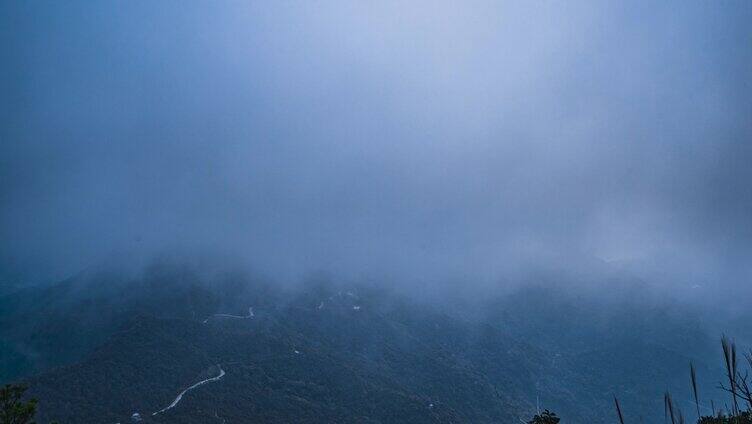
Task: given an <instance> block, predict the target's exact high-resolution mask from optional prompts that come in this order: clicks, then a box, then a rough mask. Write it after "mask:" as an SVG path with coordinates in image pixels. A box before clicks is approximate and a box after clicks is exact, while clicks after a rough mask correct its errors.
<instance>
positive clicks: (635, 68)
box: [0, 2, 752, 288]
mask: <svg viewBox="0 0 752 424" xmlns="http://www.w3.org/2000/svg"><path fill="white" fill-rule="evenodd" d="M2 8H3V10H2V18H1V19H2V21H3V24H2V26H1V27H2V29H0V31H1V32H2V39H3V40H4V41H3V44H2V50H3V53H4V54H3V57H5V58H6V60H5V66H4V67H3V68H4V69H3V70H2V71H1V72H2V74H1V75H2V79H1V80H0V84H2V88H3V93H4V96H3V97H4V101H3V105H2V116H1V117H0V122H1V123H2V124H1V125H2V143H1V145H0V156H1V158H0V191H1V193H2V209H1V210H0V219H1V221H0V225H1V227H0V228H1V230H2V242H1V243H0V254H1V256H2V266H3V267H5V268H7V270H23V271H24V272H25V273H28V272H29V270H32V271H34V273H36V274H37V275H39V276H45V277H50V276H54V277H58V278H59V277H60V276H63V275H66V274H69V273H71V272H75V271H76V270H78V269H80V268H83V267H85V266H87V265H88V264H91V263H95V262H97V261H98V260H101V259H102V257H104V256H107V255H112V254H113V252H135V251H138V252H141V253H142V254H152V253H154V252H159V251H164V250H169V249H175V248H181V249H223V250H226V251H230V252H233V253H234V254H237V255H240V256H241V257H243V258H244V260H247V261H248V262H249V263H252V264H253V266H254V267H257V268H259V269H261V270H263V271H264V272H267V273H269V274H272V275H279V276H282V277H283V278H287V277H289V276H295V275H299V274H301V273H305V272H308V271H312V270H320V269H323V270H331V271H334V272H340V273H345V274H373V273H385V274H390V275H391V274H393V275H405V276H409V277H411V278H426V279H435V278H463V279H465V280H468V281H469V280H473V279H484V278H496V277H497V276H498V275H499V274H500V273H503V272H504V270H505V269H506V268H507V267H509V266H510V265H509V263H510V261H515V260H517V259H515V258H517V257H519V255H522V256H532V257H540V258H541V261H545V260H546V259H545V258H550V257H551V256H552V255H554V256H555V255H561V254H566V255H572V257H575V256H583V257H594V258H599V259H601V260H604V261H608V262H611V263H614V264H619V266H628V267H631V268H632V269H635V270H639V271H644V273H645V275H649V276H651V277H653V278H655V279H656V281H658V280H660V279H666V280H682V281H686V282H687V283H688V284H692V285H698V284H711V285H715V284H723V283H726V284H734V285H733V287H736V288H741V287H743V285H741V284H740V283H745V281H744V280H745V278H748V277H749V276H750V274H751V272H750V271H751V270H750V265H746V264H749V263H752V218H750V217H751V216H752V166H750V163H752V142H750V140H751V139H752V138H751V136H752V87H750V79H749V76H750V75H752V49H750V48H749V42H750V40H752V39H751V38H750V37H752V32H750V30H749V26H748V23H749V22H750V21H752V19H751V18H752V6H750V4H749V3H746V2H724V3H722V4H719V3H699V2H698V3H684V2H682V3H681V4H670V3H664V4H655V3H652V2H645V3H628V4H622V5H618V4H610V3H609V4H592V3H578V2H575V3H570V2H567V3H561V4H559V3H540V4H530V3H527V2H501V3H499V2H470V3H466V2H463V3H453V2H447V3H444V2H425V3H424V2H411V3H410V4H405V2H378V3H357V2H304V3H302V4H293V3H286V2H237V3H236V2H227V3H224V2H211V3H184V2H159V3H154V2H128V3H115V2H113V3H108V2H105V3H96V4H86V3H85V2H81V3H76V2H66V3H65V4H62V3H61V4H49V3H48V4H42V3H38V4H37V3H34V2H23V3H18V4H13V5H11V4H5V5H3V6H2ZM567 257H569V256H567ZM8 272H10V271H8Z"/></svg>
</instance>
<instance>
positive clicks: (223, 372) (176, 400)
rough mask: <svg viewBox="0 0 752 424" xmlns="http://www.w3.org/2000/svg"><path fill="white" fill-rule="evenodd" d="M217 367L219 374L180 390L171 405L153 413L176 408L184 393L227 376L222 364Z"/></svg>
mask: <svg viewBox="0 0 752 424" xmlns="http://www.w3.org/2000/svg"><path fill="white" fill-rule="evenodd" d="M217 368H219V375H218V376H216V377H211V378H207V379H206V380H201V381H199V382H198V383H196V384H194V385H193V386H191V387H188V388H187V389H185V390H183V391H182V392H180V394H179V395H178V397H176V398H175V400H173V401H172V403H171V404H170V405H168V406H166V407H164V408H162V409H160V410H159V411H157V412H155V413H153V414H151V415H152V416H154V415H157V414H161V413H163V412H166V411H168V410H170V409H172V408H174V407H175V406H176V405H177V404H178V403H180V401H181V400H182V399H183V395H184V394H186V393H188V391H190V390H193V389H195V388H196V387H198V386H201V385H204V384H206V383H211V382H212V381H217V380H219V379H220V378H222V377H224V376H225V370H223V369H222V366H221V365H217Z"/></svg>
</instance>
